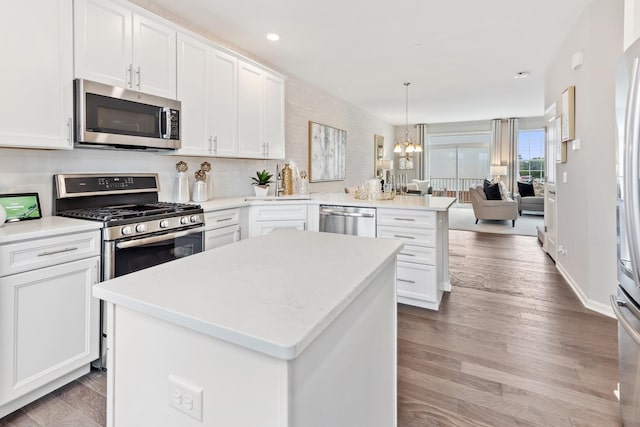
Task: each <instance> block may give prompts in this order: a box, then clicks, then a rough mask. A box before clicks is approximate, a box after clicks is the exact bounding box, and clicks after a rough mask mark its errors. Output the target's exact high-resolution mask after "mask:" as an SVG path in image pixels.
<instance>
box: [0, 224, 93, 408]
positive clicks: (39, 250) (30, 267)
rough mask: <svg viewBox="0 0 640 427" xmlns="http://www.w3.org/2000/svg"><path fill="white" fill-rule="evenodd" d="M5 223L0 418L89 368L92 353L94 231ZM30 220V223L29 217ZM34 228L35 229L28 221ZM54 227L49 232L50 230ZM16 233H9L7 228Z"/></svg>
mask: <svg viewBox="0 0 640 427" xmlns="http://www.w3.org/2000/svg"><path fill="white" fill-rule="evenodd" d="M38 221H40V224H39V226H40V227H41V229H42V230H46V229H48V228H50V229H51V230H52V231H51V232H44V231H43V232H40V233H39V234H38V233H35V234H34V232H33V229H34V227H30V225H29V224H27V223H25V224H24V225H23V224H12V225H11V227H12V232H11V233H7V234H5V236H7V235H9V236H11V237H15V236H20V234H21V233H20V229H21V228H24V233H25V236H27V237H25V238H24V239H21V238H20V237H17V238H12V239H10V240H7V241H5V242H3V243H0V258H1V261H2V262H0V418H2V417H3V416H5V415H7V414H9V413H11V412H13V411H15V410H17V409H19V408H21V407H22V406H24V405H26V404H28V403H30V402H32V401H34V400H36V399H38V398H40V397H41V396H43V395H45V394H47V393H50V392H52V391H53V390H55V389H57V388H59V387H61V386H63V385H65V384H67V383H69V382H71V381H73V380H74V379H76V378H78V377H80V376H82V375H84V374H85V373H87V372H89V369H90V363H91V362H92V361H93V360H95V359H97V358H98V344H99V329H100V328H99V316H100V301H99V300H98V299H97V298H94V297H93V296H92V287H93V285H94V284H96V283H98V281H99V277H100V244H99V242H100V230H98V229H91V230H86V231H78V230H74V232H68V231H67V232H65V231H63V230H62V227H63V226H72V227H74V228H77V225H76V224H75V223H74V222H73V221H74V220H70V219H68V218H57V217H47V218H42V219H40V220H38ZM29 222H30V221H29ZM35 228H38V227H35ZM53 230H56V231H53ZM13 233H15V234H13Z"/></svg>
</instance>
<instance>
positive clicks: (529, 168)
mask: <svg viewBox="0 0 640 427" xmlns="http://www.w3.org/2000/svg"><path fill="white" fill-rule="evenodd" d="M518 165H519V171H520V176H519V178H520V180H521V181H529V180H531V179H534V178H537V179H540V180H542V181H544V129H533V130H522V131H520V132H518Z"/></svg>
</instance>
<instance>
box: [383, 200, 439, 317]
mask: <svg viewBox="0 0 640 427" xmlns="http://www.w3.org/2000/svg"><path fill="white" fill-rule="evenodd" d="M377 213H378V219H377V223H378V227H377V233H378V234H377V237H378V238H382V239H397V240H402V241H403V242H405V247H404V249H403V250H402V252H401V253H400V254H399V255H398V260H397V275H396V283H397V294H398V302H401V303H404V304H409V305H415V306H418V307H423V308H429V309H433V310H437V309H438V308H439V306H440V300H441V299H442V294H443V292H444V291H445V290H447V291H449V290H451V285H450V283H449V276H448V254H447V251H448V246H449V244H448V239H447V233H448V221H447V213H446V212H438V211H425V210H418V209H386V208H378V210H377Z"/></svg>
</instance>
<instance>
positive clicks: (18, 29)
mask: <svg viewBox="0 0 640 427" xmlns="http://www.w3.org/2000/svg"><path fill="white" fill-rule="evenodd" d="M0 37H2V40H3V42H2V43H0V57H2V62H3V67H2V79H0V93H2V99H3V102H2V103H0V146H4V147H23V148H46V149H70V148H72V147H73V135H72V129H73V123H72V118H73V10H72V1H71V0H37V1H29V2H12V3H11V5H10V7H4V8H3V10H2V13H1V14H0Z"/></svg>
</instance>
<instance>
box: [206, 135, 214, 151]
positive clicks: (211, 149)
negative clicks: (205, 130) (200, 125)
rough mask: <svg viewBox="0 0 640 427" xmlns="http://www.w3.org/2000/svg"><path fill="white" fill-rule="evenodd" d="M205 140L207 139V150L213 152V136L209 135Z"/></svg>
mask: <svg viewBox="0 0 640 427" xmlns="http://www.w3.org/2000/svg"><path fill="white" fill-rule="evenodd" d="M207 141H209V152H210V153H213V138H212V137H211V135H209V139H207Z"/></svg>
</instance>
